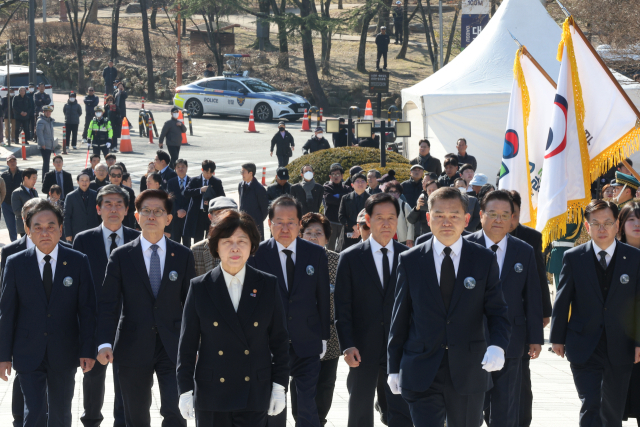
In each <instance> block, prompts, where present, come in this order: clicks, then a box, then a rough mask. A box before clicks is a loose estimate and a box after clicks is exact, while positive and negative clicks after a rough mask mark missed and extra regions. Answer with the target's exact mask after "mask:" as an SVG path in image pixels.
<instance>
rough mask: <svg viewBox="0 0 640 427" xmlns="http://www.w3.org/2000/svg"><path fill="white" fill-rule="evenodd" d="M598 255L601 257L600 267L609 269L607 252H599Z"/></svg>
mask: <svg viewBox="0 0 640 427" xmlns="http://www.w3.org/2000/svg"><path fill="white" fill-rule="evenodd" d="M598 255H600V265H601V266H602V269H603V270H606V269H607V251H600V252H598Z"/></svg>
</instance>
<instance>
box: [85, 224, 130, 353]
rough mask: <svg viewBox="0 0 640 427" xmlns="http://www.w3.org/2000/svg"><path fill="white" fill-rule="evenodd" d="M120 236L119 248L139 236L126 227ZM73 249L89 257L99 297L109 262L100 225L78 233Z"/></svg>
mask: <svg viewBox="0 0 640 427" xmlns="http://www.w3.org/2000/svg"><path fill="white" fill-rule="evenodd" d="M122 235H123V237H124V242H122V243H121V244H120V246H122V245H125V244H127V243H129V242H131V241H133V240H134V239H136V238H137V237H138V236H139V235H140V232H139V231H137V230H133V229H131V228H128V227H122ZM73 249H75V250H76V251H78V252H81V253H83V254H85V255H86V256H87V257H89V265H90V266H91V275H92V276H93V284H94V286H95V287H96V295H98V296H99V295H100V290H101V289H102V282H103V281H104V274H105V272H106V271H107V263H108V262H109V255H108V254H107V250H106V248H105V246H104V237H103V234H102V225H99V226H97V227H95V228H91V229H89V230H85V231H83V232H81V233H78V234H77V235H76V238H75V239H73ZM100 344H104V343H100ZM98 345H99V344H98Z"/></svg>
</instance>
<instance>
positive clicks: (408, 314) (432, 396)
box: [388, 187, 511, 427]
mask: <svg viewBox="0 0 640 427" xmlns="http://www.w3.org/2000/svg"><path fill="white" fill-rule="evenodd" d="M466 204H467V199H466V197H464V196H463V195H462V194H461V193H460V192H459V191H458V190H457V189H455V188H452V187H443V188H440V189H438V190H436V191H434V192H433V193H432V194H431V196H429V213H428V214H427V215H428V219H429V225H430V227H431V230H432V232H433V238H432V239H431V240H429V241H428V242H426V243H424V244H422V245H418V246H416V247H414V248H412V249H410V250H408V251H406V252H404V253H402V254H401V255H400V259H399V264H398V283H397V287H396V298H395V302H394V305H393V318H392V320H391V330H390V332H389V346H388V357H389V368H388V369H389V379H388V383H389V388H390V389H391V391H392V392H393V393H395V394H402V397H403V398H404V399H405V400H406V401H407V403H408V404H409V408H410V409H411V418H412V419H413V423H414V425H417V426H421V427H424V426H426V427H432V426H433V427H442V425H443V424H444V422H445V418H446V421H447V426H448V427H460V426H467V427H476V426H479V425H481V424H482V407H483V403H484V394H485V392H486V391H487V390H489V389H490V388H491V386H492V380H491V374H490V372H493V371H498V370H500V369H502V366H503V365H504V354H505V350H506V349H507V346H508V344H509V334H510V331H511V327H510V324H509V318H508V315H507V305H506V303H505V301H504V297H503V296H502V287H501V285H500V277H499V269H498V263H497V261H496V257H495V254H494V253H493V252H492V251H491V250H489V249H486V248H484V247H481V246H479V245H477V244H475V243H471V242H468V241H466V240H464V239H463V238H462V237H461V234H462V230H464V228H465V227H466V226H467V224H468V223H469V214H468V213H466V212H467V206H466ZM485 318H486V319H487V324H488V329H489V336H488V337H487V338H488V341H489V342H487V338H485V326H484V319H485Z"/></svg>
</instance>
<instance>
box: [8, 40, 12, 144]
mask: <svg viewBox="0 0 640 427" xmlns="http://www.w3.org/2000/svg"><path fill="white" fill-rule="evenodd" d="M12 61H13V49H12V48H11V40H7V108H8V113H7V117H9V120H8V121H7V132H8V133H9V137H8V138H7V144H8V145H11V101H12V98H11V70H10V68H11V62H12Z"/></svg>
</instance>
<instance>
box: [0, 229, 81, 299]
mask: <svg viewBox="0 0 640 427" xmlns="http://www.w3.org/2000/svg"><path fill="white" fill-rule="evenodd" d="M58 244H59V245H62V246H65V247H67V248H69V249H71V245H70V244H69V243H67V242H65V241H64V240H60V241H59V242H58ZM25 249H27V236H26V234H25V235H24V236H22V237H21V238H19V239H18V240H15V241H13V242H11V243H9V244H8V245H6V246H3V247H2V249H1V251H2V252H1V253H0V274H4V267H5V265H6V264H7V258H9V257H10V256H11V255H13V254H17V253H18V252H22V251H24V250H25ZM0 277H1V276H0ZM0 292H1V290H0Z"/></svg>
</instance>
